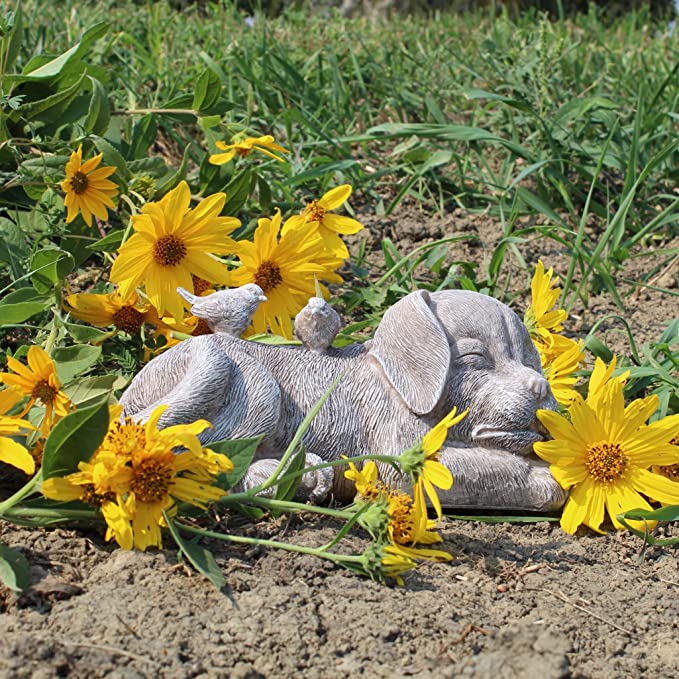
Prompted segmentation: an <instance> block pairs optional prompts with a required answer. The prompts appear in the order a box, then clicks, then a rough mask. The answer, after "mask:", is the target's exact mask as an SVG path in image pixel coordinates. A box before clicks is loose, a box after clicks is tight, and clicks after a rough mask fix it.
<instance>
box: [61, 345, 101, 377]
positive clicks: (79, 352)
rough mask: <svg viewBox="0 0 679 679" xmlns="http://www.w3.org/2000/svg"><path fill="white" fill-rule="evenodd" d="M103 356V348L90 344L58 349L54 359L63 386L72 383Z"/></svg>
mask: <svg viewBox="0 0 679 679" xmlns="http://www.w3.org/2000/svg"><path fill="white" fill-rule="evenodd" d="M99 356H101V347H93V346H90V345H89V344H74V345H73V346H71V347H57V348H56V349H55V350H54V351H53V352H52V358H53V359H54V362H55V363H56V364H57V376H58V377H59V379H60V380H61V383H62V384H65V383H67V382H70V381H71V380H72V379H73V378H74V377H77V376H78V375H80V374H81V373H82V372H84V371H85V370H87V369H88V368H90V367H92V366H93V365H94V364H95V363H96V362H97V359H98V358H99Z"/></svg>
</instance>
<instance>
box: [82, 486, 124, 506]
mask: <svg viewBox="0 0 679 679" xmlns="http://www.w3.org/2000/svg"><path fill="white" fill-rule="evenodd" d="M82 489H83V494H82V497H81V498H80V499H81V501H82V502H86V503H87V504H88V505H94V506H95V507H101V505H103V504H104V502H113V501H114V500H115V499H116V494H115V493H113V492H111V491H109V492H108V493H104V494H103V495H102V494H100V493H97V492H95V490H94V484H93V483H86V484H85V485H84V486H83V487H82Z"/></svg>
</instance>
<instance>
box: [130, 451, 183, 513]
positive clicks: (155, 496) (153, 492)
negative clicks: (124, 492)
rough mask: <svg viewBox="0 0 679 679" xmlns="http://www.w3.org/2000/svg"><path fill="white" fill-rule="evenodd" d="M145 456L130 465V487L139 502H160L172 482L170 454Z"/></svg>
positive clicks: (165, 495)
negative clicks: (155, 456) (153, 456)
mask: <svg viewBox="0 0 679 679" xmlns="http://www.w3.org/2000/svg"><path fill="white" fill-rule="evenodd" d="M169 455H170V457H169V458H168V457H167V456H162V457H160V458H146V459H143V460H141V461H140V462H137V463H136V464H134V465H133V466H132V482H131V483H130V488H131V490H132V492H134V495H135V498H136V499H137V500H138V501H140V502H160V501H161V500H164V499H165V498H166V497H167V493H168V490H169V489H170V483H171V482H172V466H171V465H172V455H173V453H169Z"/></svg>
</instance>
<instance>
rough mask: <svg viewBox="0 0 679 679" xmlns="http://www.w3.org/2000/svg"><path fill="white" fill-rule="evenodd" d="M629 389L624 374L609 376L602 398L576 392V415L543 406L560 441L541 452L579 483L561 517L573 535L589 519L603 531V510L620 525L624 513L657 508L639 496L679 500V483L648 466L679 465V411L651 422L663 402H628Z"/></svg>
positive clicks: (559, 474)
mask: <svg viewBox="0 0 679 679" xmlns="http://www.w3.org/2000/svg"><path fill="white" fill-rule="evenodd" d="M606 372H607V371H600V376H601V375H605V374H606ZM623 386H624V382H623V381H622V380H620V379H617V378H613V379H608V380H607V381H605V382H603V383H601V382H600V384H599V389H598V392H597V393H596V396H595V398H593V399H591V400H590V399H589V398H588V399H587V400H584V399H582V398H581V397H576V399H575V400H574V401H573V404H572V405H571V407H570V408H569V411H568V412H569V415H570V420H569V419H567V418H566V417H563V416H562V415H559V414H558V413H555V412H552V411H548V410H539V411H538V418H539V419H540V422H542V424H543V425H544V426H545V427H546V428H547V429H548V431H549V433H550V434H551V435H552V437H553V439H554V440H552V441H544V442H540V443H536V444H535V445H534V446H533V447H534V449H535V452H536V453H537V454H538V455H539V456H540V457H541V458H542V459H543V460H547V461H548V462H549V463H550V464H551V466H550V470H551V472H552V474H553V475H554V478H555V479H556V480H557V482H558V483H559V484H560V485H561V486H562V487H563V488H565V489H568V488H572V490H571V494H570V496H569V498H568V500H567V502H566V506H565V507H564V511H563V515H562V517H561V527H562V528H563V529H564V530H565V531H566V532H567V533H575V531H576V530H577V528H578V526H579V525H580V524H582V523H584V524H585V525H587V526H589V527H590V528H592V529H593V530H596V531H599V532H601V531H600V526H601V524H602V522H603V520H604V508H605V509H606V510H607V512H608V515H609V517H610V518H611V521H612V522H613V525H614V526H615V527H616V528H622V525H621V524H620V523H619V522H618V520H617V518H616V516H617V514H620V513H621V512H625V511H628V510H630V509H648V510H650V509H651V507H650V505H649V504H648V502H647V501H646V500H645V499H644V498H643V497H642V496H641V495H640V493H643V494H644V495H646V496H647V497H649V498H651V499H653V500H657V501H659V502H667V503H671V504H679V483H676V482H674V481H671V480H669V479H667V478H665V477H664V476H661V475H659V474H654V473H653V472H651V471H648V469H649V467H651V466H653V465H659V466H667V465H673V464H677V463H679V446H675V445H672V444H671V443H670V441H671V440H672V437H673V436H674V435H675V433H676V431H677V428H678V427H679V414H677V415H672V416H669V417H665V418H663V419H660V420H656V421H655V422H652V423H651V424H645V422H646V421H647V420H648V418H649V417H650V416H651V415H652V414H653V413H654V412H655V410H656V409H657V407H658V397H657V396H655V395H653V396H649V397H647V398H644V399H636V400H634V401H632V402H631V403H630V404H629V405H628V406H627V407H625V401H624V396H623Z"/></svg>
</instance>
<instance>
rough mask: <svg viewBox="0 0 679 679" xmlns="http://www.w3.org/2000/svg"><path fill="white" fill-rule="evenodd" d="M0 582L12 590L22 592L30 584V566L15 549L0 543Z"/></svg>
mask: <svg viewBox="0 0 679 679" xmlns="http://www.w3.org/2000/svg"><path fill="white" fill-rule="evenodd" d="M0 582H2V583H3V584H4V585H5V587H9V589H11V590H12V591H14V592H22V591H23V590H25V589H26V588H27V587H28V586H29V585H30V584H31V566H30V564H29V563H28V561H27V560H26V557H25V556H24V555H23V554H22V553H21V552H19V551H18V550H16V549H12V548H11V547H7V546H6V545H0Z"/></svg>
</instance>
